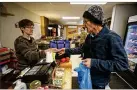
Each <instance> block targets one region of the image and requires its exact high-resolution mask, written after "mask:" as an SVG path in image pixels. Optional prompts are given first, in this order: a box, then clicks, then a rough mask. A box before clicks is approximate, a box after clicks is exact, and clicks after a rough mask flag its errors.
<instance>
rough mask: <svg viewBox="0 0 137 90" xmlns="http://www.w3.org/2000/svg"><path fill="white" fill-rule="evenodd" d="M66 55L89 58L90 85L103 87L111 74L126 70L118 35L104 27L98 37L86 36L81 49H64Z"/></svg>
mask: <svg viewBox="0 0 137 90" xmlns="http://www.w3.org/2000/svg"><path fill="white" fill-rule="evenodd" d="M65 51H66V53H71V54H80V53H81V52H83V53H84V58H91V68H90V70H91V78H92V84H93V85H96V86H103V87H105V86H106V85H107V84H108V83H109V81H110V74H111V72H117V71H124V70H127V69H128V59H127V54H126V52H125V49H124V47H123V43H122V40H121V38H120V36H119V35H117V34H116V33H114V32H113V31H110V30H109V29H108V28H107V27H106V26H104V27H103V29H102V30H101V31H100V32H99V34H98V35H96V36H94V37H93V36H92V35H90V34H89V35H88V36H87V38H86V40H85V43H84V45H83V46H82V47H79V48H75V49H66V50H65Z"/></svg>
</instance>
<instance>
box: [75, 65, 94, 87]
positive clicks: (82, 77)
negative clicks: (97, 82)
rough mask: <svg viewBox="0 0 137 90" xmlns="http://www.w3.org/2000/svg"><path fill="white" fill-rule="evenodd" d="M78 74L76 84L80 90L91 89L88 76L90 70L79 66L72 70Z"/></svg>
mask: <svg viewBox="0 0 137 90" xmlns="http://www.w3.org/2000/svg"><path fill="white" fill-rule="evenodd" d="M74 70H75V71H76V72H77V73H78V84H79V88H80V89H92V81H91V76H90V69H89V68H87V67H86V66H84V65H83V63H80V64H79V67H77V68H75V69H74Z"/></svg>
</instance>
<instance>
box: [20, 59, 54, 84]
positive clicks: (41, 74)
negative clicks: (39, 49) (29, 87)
mask: <svg viewBox="0 0 137 90" xmlns="http://www.w3.org/2000/svg"><path fill="white" fill-rule="evenodd" d="M44 61H45V60H44V59H43V61H42V60H41V61H40V62H38V63H37V64H36V65H34V66H32V67H28V68H26V69H24V74H23V75H22V76H21V77H18V78H21V79H22V81H23V82H25V83H30V82H32V81H34V80H40V81H41V82H42V83H48V82H49V79H50V78H51V76H52V71H53V70H54V68H55V66H56V63H55V61H53V62H52V63H46V62H44Z"/></svg>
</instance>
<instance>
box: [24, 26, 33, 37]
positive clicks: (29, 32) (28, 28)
mask: <svg viewBox="0 0 137 90" xmlns="http://www.w3.org/2000/svg"><path fill="white" fill-rule="evenodd" d="M33 29H34V26H33V25H31V26H26V27H25V28H24V29H23V33H25V34H27V35H32V34H33Z"/></svg>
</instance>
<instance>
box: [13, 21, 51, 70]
mask: <svg viewBox="0 0 137 90" xmlns="http://www.w3.org/2000/svg"><path fill="white" fill-rule="evenodd" d="M19 28H20V30H21V32H22V35H21V36H19V37H18V38H17V39H16V40H15V42H14V47H15V50H16V56H17V58H18V68H19V69H20V70H23V69H24V68H26V67H28V66H31V65H34V64H36V63H37V62H38V61H39V60H40V59H41V58H45V57H46V52H47V51H49V50H50V49H48V50H38V48H37V44H36V42H35V40H34V38H33V37H31V35H32V34H33V28H34V23H33V22H32V21H31V20H29V19H23V20H21V21H19Z"/></svg>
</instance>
